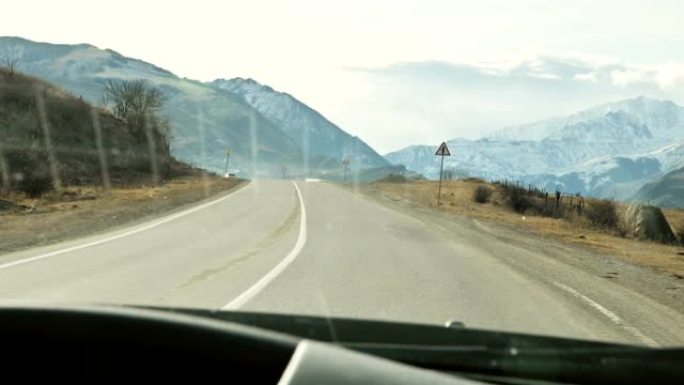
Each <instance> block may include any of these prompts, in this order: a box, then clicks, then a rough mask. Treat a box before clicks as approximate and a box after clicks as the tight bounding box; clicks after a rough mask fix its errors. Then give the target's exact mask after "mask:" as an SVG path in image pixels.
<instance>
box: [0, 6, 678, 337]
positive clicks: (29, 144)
mask: <svg viewBox="0 0 684 385" xmlns="http://www.w3.org/2000/svg"><path fill="white" fill-rule="evenodd" d="M682 12H684V7H683V5H682V2H680V1H675V0H654V1H625V0H620V1H618V0H606V1H601V2H595V1H538V0H516V1H509V0H498V1H495V0H486V1H456V0H448V1H447V0H407V1H397V0H346V1H315V0H253V1H224V2H218V1H207V0H196V1H193V2H185V1H183V2H181V1H179V2H167V3H161V2H140V1H132V0H130V1H129V0H121V1H118V2H110V3H108V4H106V5H105V4H100V3H98V4H97V5H96V4H94V3H93V2H91V1H85V0H83V1H76V0H73V1H71V0H65V1H36V0H24V1H15V2H11V3H8V4H5V5H4V6H3V11H2V15H3V17H2V23H0V304H2V305H12V304H24V303H39V304H47V305H92V304H95V305H98V304H104V305H146V306H148V305H149V306H156V307H164V308H195V309H204V310H212V311H216V310H225V311H238V312H260V313H276V314H299V315H315V316H323V317H329V318H335V317H338V318H339V317H342V318H351V319H371V320H383V321H398V322H412V323H426V324H431V325H445V324H447V323H449V322H450V321H453V322H457V323H458V325H461V324H462V325H464V326H465V327H466V328H473V329H486V330H493V331H503V332H518V333H526V334H534V335H545V336H556V337H568V338H575V339H582V340H595V341H608V342H618V343H624V344H634V345H643V346H650V347H672V346H680V347H681V346H683V345H684V296H683V294H684V244H683V243H684V50H681V49H677V48H676V47H679V46H680V44H681V43H682V42H684V30H683V29H682V28H681V15H682Z"/></svg>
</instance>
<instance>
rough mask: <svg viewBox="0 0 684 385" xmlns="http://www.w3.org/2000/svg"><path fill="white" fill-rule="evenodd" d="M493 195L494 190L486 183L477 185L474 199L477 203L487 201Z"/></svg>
mask: <svg viewBox="0 0 684 385" xmlns="http://www.w3.org/2000/svg"><path fill="white" fill-rule="evenodd" d="M491 196H492V190H491V189H490V188H489V187H487V186H485V185H479V186H477V187H476V188H475V191H474V192H473V200H474V201H475V202H477V203H487V202H489V198H491Z"/></svg>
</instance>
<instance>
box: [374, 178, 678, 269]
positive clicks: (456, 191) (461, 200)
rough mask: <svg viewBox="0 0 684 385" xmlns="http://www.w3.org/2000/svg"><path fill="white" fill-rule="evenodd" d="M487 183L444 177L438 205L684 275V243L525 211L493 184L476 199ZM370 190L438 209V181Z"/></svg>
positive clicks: (673, 214)
mask: <svg viewBox="0 0 684 385" xmlns="http://www.w3.org/2000/svg"><path fill="white" fill-rule="evenodd" d="M482 184H486V183H483V182H481V181H480V182H478V181H477V180H470V181H462V180H460V181H445V182H444V183H443V185H442V199H441V201H442V204H441V205H440V206H439V209H440V210H443V211H446V212H449V213H453V214H454V215H462V216H467V217H472V218H477V219H482V220H486V221H492V222H496V223H503V224H507V225H513V226H517V227H521V228H523V229H526V230H529V231H532V232H534V233H537V234H541V235H544V236H549V237H553V238H556V239H558V240H560V241H563V242H566V243H570V244H573V245H577V246H583V247H588V248H591V249H594V250H597V251H600V252H604V253H609V254H612V255H615V256H617V257H619V258H621V259H623V260H625V261H627V262H629V263H633V264H637V265H641V266H645V267H648V268H651V269H654V270H656V271H660V272H663V273H668V274H674V275H677V276H679V277H684V249H682V248H681V247H677V246H671V245H664V244H660V243H656V242H646V241H638V240H636V239H631V238H630V237H629V235H627V236H626V237H624V238H623V237H622V236H621V235H620V234H619V232H618V231H615V230H612V231H611V230H602V229H597V228H595V227H594V226H592V225H591V224H590V223H589V221H588V220H587V219H586V218H584V217H579V216H576V215H574V216H571V217H570V218H567V219H555V218H549V217H541V216H534V215H521V214H518V213H516V212H514V211H513V210H511V209H510V208H509V207H507V206H506V205H505V204H504V202H503V200H502V197H501V195H500V194H499V190H498V189H497V188H496V186H493V185H490V184H486V185H487V187H489V188H491V189H492V190H493V191H494V194H493V195H492V197H491V200H490V202H489V203H486V204H481V203H476V202H474V201H473V194H474V191H475V188H476V187H477V186H478V185H482ZM365 188H366V190H367V191H368V192H370V193H381V194H383V195H386V196H389V197H392V198H393V199H406V200H409V201H411V202H414V203H416V204H419V205H424V206H431V207H434V208H437V184H436V182H433V181H416V182H407V183H373V184H371V185H368V186H366V187H365ZM624 209H625V206H624V205H619V206H618V210H619V211H620V212H622V211H624ZM665 215H666V217H667V218H668V220H669V221H670V223H671V225H672V227H673V229H674V230H675V232H679V233H681V232H684V210H665Z"/></svg>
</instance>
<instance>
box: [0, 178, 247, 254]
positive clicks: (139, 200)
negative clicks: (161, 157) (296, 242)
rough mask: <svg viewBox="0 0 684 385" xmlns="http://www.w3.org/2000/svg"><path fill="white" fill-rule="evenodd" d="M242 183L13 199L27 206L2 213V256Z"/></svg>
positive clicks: (79, 190) (210, 181)
mask: <svg viewBox="0 0 684 385" xmlns="http://www.w3.org/2000/svg"><path fill="white" fill-rule="evenodd" d="M241 182H242V181H241V180H239V179H224V178H219V177H207V178H206V179H205V178H202V177H201V176H187V177H180V178H175V179H172V180H171V181H169V182H168V183H165V184H163V185H161V186H132V187H118V188H113V189H112V190H111V191H110V192H107V193H106V192H104V191H102V189H101V188H99V187H70V188H66V189H63V190H61V191H59V192H52V193H50V194H47V195H45V196H43V197H42V198H40V199H19V197H18V196H14V197H11V198H13V199H12V200H14V201H16V202H17V203H18V204H21V205H23V206H25V207H26V208H22V209H18V210H13V211H11V212H7V211H6V212H2V211H0V234H1V235H2V236H1V237H0V253H1V252H8V251H12V250H17V249H22V248H26V247H34V246H38V245H42V244H49V243H53V242H57V241H60V240H63V239H69V238H75V237H79V236H83V235H87V234H92V233H95V232H98V231H102V230H105V229H107V228H110V227H113V226H117V225H122V224H125V223H128V222H131V221H135V220H138V219H140V218H143V217H145V216H148V215H155V214H159V213H163V212H165V211H169V210H172V209H174V208H176V207H178V206H181V205H184V204H188V203H192V202H196V201H199V200H202V199H204V198H207V197H209V196H211V195H213V194H216V193H219V192H221V191H227V190H229V189H231V188H234V187H236V186H237V185H238V184H240V183H241Z"/></svg>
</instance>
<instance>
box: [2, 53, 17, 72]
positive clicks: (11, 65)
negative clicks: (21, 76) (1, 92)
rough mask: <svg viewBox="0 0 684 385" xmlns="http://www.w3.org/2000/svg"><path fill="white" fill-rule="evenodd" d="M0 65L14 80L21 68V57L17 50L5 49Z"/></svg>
mask: <svg viewBox="0 0 684 385" xmlns="http://www.w3.org/2000/svg"><path fill="white" fill-rule="evenodd" d="M0 65H1V66H2V67H3V68H4V69H5V71H7V75H8V76H9V77H10V78H12V77H14V74H16V73H17V67H18V66H19V55H18V54H17V52H16V51H15V50H10V49H5V52H4V53H3V55H2V63H0Z"/></svg>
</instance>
